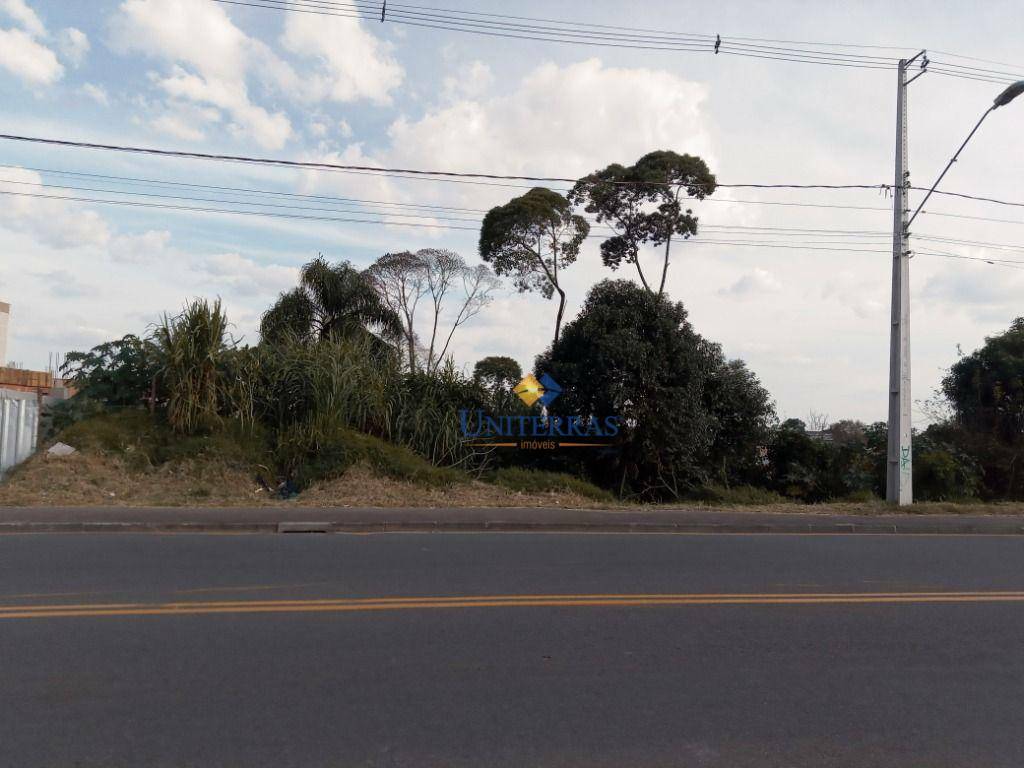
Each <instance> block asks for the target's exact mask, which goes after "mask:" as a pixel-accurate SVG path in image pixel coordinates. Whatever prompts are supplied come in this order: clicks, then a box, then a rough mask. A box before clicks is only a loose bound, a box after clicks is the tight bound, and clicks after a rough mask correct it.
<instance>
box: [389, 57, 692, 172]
mask: <svg viewBox="0 0 1024 768" xmlns="http://www.w3.org/2000/svg"><path fill="white" fill-rule="evenodd" d="M706 97H707V89H706V88H705V87H704V86H703V85H700V84H698V83H694V82H691V81H688V80H685V79H683V78H681V77H678V76H676V75H673V74H670V73H668V72H665V71H661V70H651V69H642V68H637V69H621V68H615V67H605V66H603V65H602V64H601V62H600V61H599V60H597V59H589V60H587V61H582V62H579V63H576V64H570V65H568V66H565V67H559V66H557V65H555V64H543V65H541V66H539V67H537V68H536V69H534V70H533V71H532V72H530V73H529V74H528V75H527V76H526V77H525V78H524V79H523V80H522V81H521V82H520V84H519V86H518V88H516V89H515V90H512V91H511V92H509V93H507V94H503V95H498V96H492V97H490V98H479V99H475V100H473V99H463V100H460V101H457V102H456V103H454V104H450V105H447V106H444V107H441V108H439V109H435V110H433V111H431V112H428V113H427V114H426V115H425V116H424V117H422V118H421V119H419V120H416V121H410V120H407V119H405V118H402V119H399V120H397V121H396V122H394V123H393V124H392V125H391V127H390V129H389V131H388V133H389V135H390V137H391V143H392V149H391V151H390V152H389V153H388V154H389V157H390V158H391V159H395V160H401V161H402V162H406V163H417V164H419V165H420V166H421V167H422V166H424V165H427V164H429V165H430V166H432V167H442V168H453V169H456V170H479V169H481V168H487V169H492V170H497V171H499V172H506V173H516V172H522V171H534V172H537V171H540V172H545V173H557V174H563V173H564V174H567V175H570V176H573V175H582V174H584V173H588V172H590V171H592V170H594V169H595V168H598V167H602V166H604V165H607V164H608V163H610V162H626V163H631V162H633V161H635V160H637V159H638V158H639V157H640V156H641V155H643V154H645V153H647V152H649V151H651V150H652V149H657V148H672V149H676V150H679V151H687V152H691V153H696V154H700V155H701V156H703V157H705V158H706V159H707V157H708V154H709V149H710V139H709V136H708V132H707V130H706V127H705V120H704V116H703V112H702V104H703V102H704V100H705V99H706ZM654 105H656V107H655V106H654ZM414 167H415V166H414Z"/></svg>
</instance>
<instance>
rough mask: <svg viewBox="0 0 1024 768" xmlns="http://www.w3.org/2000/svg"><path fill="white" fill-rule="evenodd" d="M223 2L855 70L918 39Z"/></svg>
mask: <svg viewBox="0 0 1024 768" xmlns="http://www.w3.org/2000/svg"><path fill="white" fill-rule="evenodd" d="M217 2H220V3H222V4H224V5H235V6H244V7H249V8H262V9H266V10H274V11H283V12H291V13H302V14H314V15H320V16H336V17H342V18H353V19H362V20H366V21H387V22H390V23H394V24H402V25H409V26H414V27H422V28H427V29H436V30H442V31H448V32H463V33H470V34H477V35H485V36H489V37H499V38H508V39H518V40H527V41H537V42H549V43H560V44H571V45H586V46H597V47H607V48H627V49H634V50H649V51H670V52H684V53H706V54H716V55H717V54H722V55H726V56H742V57H750V58H757V59H766V60H777V61H787V62H797V63H803V64H818V65H824V66H838V67H850V68H857V69H893V68H894V67H895V66H896V63H897V60H898V59H899V58H900V56H899V55H895V54H888V55H879V54H878V53H854V52H852V51H854V50H857V51H892V52H897V53H906V52H909V51H913V50H918V46H886V45H864V44H856V43H835V42H823V41H807V40H785V39H773V38H759V37H749V36H738V35H724V36H723V35H721V34H720V33H714V34H711V33H698V32H679V31H672V30H667V29H652V28H642V27H626V26H618V25H610V24H595V23H589V22H585V21H581V20H558V19H550V18H537V17H529V16H515V15H510V14H500V13H488V12H482V11H472V10H464V9H454V8H438V7H431V6H425V5H414V4H408V3H394V2H391V3H390V4H389V5H387V7H386V9H385V8H384V6H383V3H382V2H380V0H217ZM935 53H937V54H939V56H940V58H939V59H937V60H936V59H934V58H933V60H932V67H933V69H930V70H929V71H935V72H936V74H940V75H942V76H945V77H958V78H961V79H965V80H975V81H981V82H991V83H1004V84H1005V83H1010V82H1014V81H1015V80H1018V79H1021V77H1022V75H1021V74H1019V72H1021V71H1024V66H1020V65H1014V64H1006V63H1003V62H995V61H991V60H986V59H978V58H976V57H971V56H963V55H960V54H955V53H950V52H944V51H942V52H940V51H936V52H935ZM958 60H963V61H974V62H979V63H987V64H995V65H997V66H1000V67H1006V68H1009V69H1016V70H1017V73H1015V72H1011V71H1007V70H1006V69H999V70H996V69H992V68H990V67H978V66H974V65H968V64H961V63H958Z"/></svg>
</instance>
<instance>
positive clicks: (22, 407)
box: [0, 389, 39, 474]
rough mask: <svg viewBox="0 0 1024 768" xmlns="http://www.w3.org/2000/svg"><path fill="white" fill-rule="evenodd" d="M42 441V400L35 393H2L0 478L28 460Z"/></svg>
mask: <svg viewBox="0 0 1024 768" xmlns="http://www.w3.org/2000/svg"><path fill="white" fill-rule="evenodd" d="M38 439H39V398H38V397H37V396H36V394H35V392H18V391H16V390H13V389H0V474H3V473H4V472H6V471H7V470H8V469H10V468H11V467H13V466H14V465H15V464H19V463H20V462H22V461H24V460H25V459H27V458H28V457H29V456H31V455H32V454H33V453H34V452H35V450H36V444H37V441H38Z"/></svg>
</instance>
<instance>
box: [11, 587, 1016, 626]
mask: <svg viewBox="0 0 1024 768" xmlns="http://www.w3.org/2000/svg"><path fill="white" fill-rule="evenodd" d="M991 602H1024V591H985V592H846V593H844V592H823V593H813V592H808V593H804V592H790V593H764V594H758V593H722V594H715V593H711V594H704V593H694V594H593V595H489V596H486V595H485V596H452V597H443V596H441V597H377V598H324V599H319V600H248V601H193V602H173V603H95V604H79V605H74V604H72V605H56V604H51V605H0V619H30V618H71V617H101V616H180V615H201V614H232V613H331V612H359V611H397V610H429V609H454V608H515V607H537V608H541V607H644V606H700V605H857V604H904V603H921V604H925V603H991Z"/></svg>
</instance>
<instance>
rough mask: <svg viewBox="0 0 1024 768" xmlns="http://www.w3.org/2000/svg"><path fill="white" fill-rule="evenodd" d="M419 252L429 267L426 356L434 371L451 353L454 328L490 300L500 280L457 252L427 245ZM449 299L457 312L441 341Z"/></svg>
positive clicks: (452, 316)
mask: <svg viewBox="0 0 1024 768" xmlns="http://www.w3.org/2000/svg"><path fill="white" fill-rule="evenodd" d="M418 255H419V256H420V258H421V259H422V260H423V263H424V265H425V267H426V274H427V292H428V293H429V294H430V302H431V308H432V315H431V322H430V345H429V346H428V347H427V356H426V368H427V371H430V372H432V371H436V370H437V367H438V366H439V365H440V364H441V363H442V362H443V361H444V359H445V355H447V354H448V347H449V346H450V345H451V343H452V338H453V337H454V336H455V331H457V330H458V329H459V328H460V327H461V326H462V325H464V324H465V323H466V322H468V321H469V320H471V319H472V318H474V317H475V316H476V315H477V314H479V312H480V310H481V309H483V308H484V307H485V306H487V305H488V304H489V303H490V302H491V298H492V296H493V293H494V291H495V290H496V289H497V288H498V286H499V285H500V281H499V280H498V278H497V277H495V275H494V273H493V272H492V271H491V269H490V267H488V266H487V265H485V264H478V265H477V266H475V267H470V266H468V265H467V264H466V262H465V260H464V259H463V258H462V257H461V256H460V255H459V254H457V253H455V252H454V251H449V250H445V249H440V248H425V249H424V250H422V251H419V254H418ZM449 299H451V300H453V301H454V307H455V311H454V313H452V314H450V315H449V320H450V323H451V324H450V326H448V334H447V336H445V338H444V343H443V344H442V343H441V336H440V334H442V333H443V332H444V331H443V329H442V328H443V326H442V316H443V315H444V314H445V303H446V302H447V301H448V300H449Z"/></svg>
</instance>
